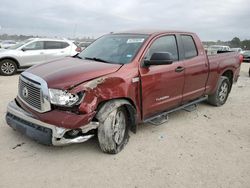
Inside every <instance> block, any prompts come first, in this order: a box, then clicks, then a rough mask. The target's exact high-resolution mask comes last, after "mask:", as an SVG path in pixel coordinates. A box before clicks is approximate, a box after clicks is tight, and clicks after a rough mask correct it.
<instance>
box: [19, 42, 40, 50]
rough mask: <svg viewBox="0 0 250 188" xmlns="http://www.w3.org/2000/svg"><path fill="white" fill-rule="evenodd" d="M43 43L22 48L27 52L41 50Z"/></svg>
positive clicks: (33, 43)
mask: <svg viewBox="0 0 250 188" xmlns="http://www.w3.org/2000/svg"><path fill="white" fill-rule="evenodd" d="M43 45H44V43H43V42H42V41H37V42H32V43H30V44H28V45H26V46H25V47H24V48H25V49H27V50H42V49H44V48H43V47H44V46H43Z"/></svg>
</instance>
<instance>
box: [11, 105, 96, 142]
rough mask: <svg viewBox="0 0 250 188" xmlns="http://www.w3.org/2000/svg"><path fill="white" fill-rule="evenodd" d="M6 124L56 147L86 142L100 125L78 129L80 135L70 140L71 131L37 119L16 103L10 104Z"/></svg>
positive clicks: (94, 124)
mask: <svg viewBox="0 0 250 188" xmlns="http://www.w3.org/2000/svg"><path fill="white" fill-rule="evenodd" d="M6 122H7V124H8V125H9V126H10V127H12V128H14V129H15V130H18V131H20V132H21V133H23V134H25V135H27V136H28V137H30V138H32V139H33V140H36V141H37V142H39V143H41V144H45V145H54V146H62V145H67V144H72V143H82V142H85V141H87V140H88V139H90V138H92V137H93V136H94V134H88V132H89V131H91V130H93V129H96V128H97V127H98V125H99V123H98V122H90V123H89V124H87V125H83V126H82V127H80V128H79V129H78V130H80V133H81V134H80V135H77V136H75V137H72V138H68V137H65V134H66V133H67V132H68V131H71V129H66V128H61V127H57V126H55V125H52V124H48V123H45V122H42V121H40V120H38V119H35V118H34V117H33V116H32V114H29V113H28V112H26V111H24V110H23V109H22V108H20V107H19V106H18V105H17V104H16V102H15V101H11V102H10V103H9V104H8V107H7V114H6Z"/></svg>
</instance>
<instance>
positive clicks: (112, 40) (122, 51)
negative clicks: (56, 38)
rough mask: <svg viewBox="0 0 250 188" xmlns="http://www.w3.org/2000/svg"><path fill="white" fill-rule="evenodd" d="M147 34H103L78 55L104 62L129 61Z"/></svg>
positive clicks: (123, 62)
mask: <svg viewBox="0 0 250 188" xmlns="http://www.w3.org/2000/svg"><path fill="white" fill-rule="evenodd" d="M147 37H148V35H134V34H113V35H105V36H103V37H101V38H99V39H98V40H96V41H95V42H93V43H92V44H91V45H89V46H88V47H87V48H86V49H85V50H84V51H82V52H81V53H80V54H79V55H78V57H80V58H82V59H91V60H95V61H101V62H105V63H114V64H127V63H130V62H131V61H132V60H133V58H134V57H135V55H136V54H137V52H138V50H139V49H140V47H141V46H142V44H143V42H144V41H145V40H146V39H147Z"/></svg>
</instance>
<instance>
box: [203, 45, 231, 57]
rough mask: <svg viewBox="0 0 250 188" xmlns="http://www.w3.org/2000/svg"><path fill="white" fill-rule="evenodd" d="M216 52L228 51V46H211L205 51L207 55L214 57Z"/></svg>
mask: <svg viewBox="0 0 250 188" xmlns="http://www.w3.org/2000/svg"><path fill="white" fill-rule="evenodd" d="M218 51H230V47H229V46H222V45H212V46H209V47H208V49H207V54H208V55H215V54H217V53H218Z"/></svg>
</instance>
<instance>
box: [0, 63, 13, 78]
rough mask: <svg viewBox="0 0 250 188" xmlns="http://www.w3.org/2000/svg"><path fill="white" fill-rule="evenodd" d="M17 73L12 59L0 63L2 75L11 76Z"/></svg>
mask: <svg viewBox="0 0 250 188" xmlns="http://www.w3.org/2000/svg"><path fill="white" fill-rule="evenodd" d="M16 71H17V65H16V63H15V62H14V61H13V60H11V59H4V60H2V61H1V62H0V74H2V75H4V76H10V75H13V74H15V73H16Z"/></svg>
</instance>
